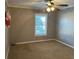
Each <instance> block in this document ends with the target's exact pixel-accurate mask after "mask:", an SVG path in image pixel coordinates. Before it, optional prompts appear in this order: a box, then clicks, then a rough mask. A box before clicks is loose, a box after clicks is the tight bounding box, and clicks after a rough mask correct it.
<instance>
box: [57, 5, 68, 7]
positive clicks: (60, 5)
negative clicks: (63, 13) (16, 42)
mask: <svg viewBox="0 0 79 59" xmlns="http://www.w3.org/2000/svg"><path fill="white" fill-rule="evenodd" d="M57 6H64V7H67V6H68V4H59V5H57Z"/></svg>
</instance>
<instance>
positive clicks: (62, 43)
mask: <svg viewBox="0 0 79 59" xmlns="http://www.w3.org/2000/svg"><path fill="white" fill-rule="evenodd" d="M56 41H57V42H59V43H62V44H64V45H66V46H68V47H70V48H73V49H74V47H73V46H71V45H69V44H67V43H64V42H62V41H60V40H56Z"/></svg>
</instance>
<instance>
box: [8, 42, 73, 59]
mask: <svg viewBox="0 0 79 59" xmlns="http://www.w3.org/2000/svg"><path fill="white" fill-rule="evenodd" d="M73 55H74V50H73V49H71V48H69V47H67V46H65V45H63V44H61V43H58V42H56V41H48V42H40V43H31V44H23V45H16V46H11V47H10V53H9V57H8V59H74V57H73Z"/></svg>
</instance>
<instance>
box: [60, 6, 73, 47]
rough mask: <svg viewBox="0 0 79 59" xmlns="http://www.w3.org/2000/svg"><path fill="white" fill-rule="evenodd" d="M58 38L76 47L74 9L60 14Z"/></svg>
mask: <svg viewBox="0 0 79 59" xmlns="http://www.w3.org/2000/svg"><path fill="white" fill-rule="evenodd" d="M58 38H59V39H60V40H61V41H63V42H65V43H67V44H69V45H71V46H74V8H68V9H65V10H62V11H60V12H59V20H58Z"/></svg>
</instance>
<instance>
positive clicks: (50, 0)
mask: <svg viewBox="0 0 79 59" xmlns="http://www.w3.org/2000/svg"><path fill="white" fill-rule="evenodd" d="M45 1H47V4H46V5H47V9H46V10H47V11H48V12H50V11H54V10H55V8H56V7H54V5H55V4H54V0H45ZM56 6H61V7H67V6H68V4H59V5H56Z"/></svg>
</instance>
